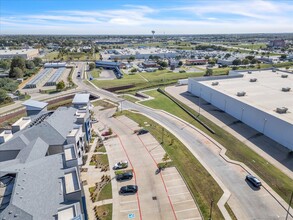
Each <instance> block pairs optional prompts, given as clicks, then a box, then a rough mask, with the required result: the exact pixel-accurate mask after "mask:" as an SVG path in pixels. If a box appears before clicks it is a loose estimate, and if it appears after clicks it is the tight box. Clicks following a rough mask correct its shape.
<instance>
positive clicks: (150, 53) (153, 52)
mask: <svg viewBox="0 0 293 220" xmlns="http://www.w3.org/2000/svg"><path fill="white" fill-rule="evenodd" d="M109 53H110V51H108V54H109ZM112 53H113V55H110V57H109V58H110V59H111V60H114V59H129V58H130V57H134V58H135V59H149V58H150V57H160V58H162V59H169V58H175V57H177V56H179V53H178V52H176V51H174V50H168V49H161V48H155V47H153V48H137V49H133V48H125V49H116V50H115V51H113V50H112Z"/></svg>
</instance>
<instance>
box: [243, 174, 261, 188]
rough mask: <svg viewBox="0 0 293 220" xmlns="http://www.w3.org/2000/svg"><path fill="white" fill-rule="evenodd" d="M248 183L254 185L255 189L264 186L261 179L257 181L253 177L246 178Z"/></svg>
mask: <svg viewBox="0 0 293 220" xmlns="http://www.w3.org/2000/svg"><path fill="white" fill-rule="evenodd" d="M245 179H246V180H247V181H249V182H251V183H252V185H254V186H255V187H260V186H261V185H262V184H261V182H260V181H259V179H257V178H256V177H255V176H252V175H250V174H249V175H247V176H246V178H245Z"/></svg>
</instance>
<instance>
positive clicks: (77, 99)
mask: <svg viewBox="0 0 293 220" xmlns="http://www.w3.org/2000/svg"><path fill="white" fill-rule="evenodd" d="M89 101H90V94H89V93H84V94H76V95H75V96H74V98H73V101H72V103H73V104H87V103H88V102H89Z"/></svg>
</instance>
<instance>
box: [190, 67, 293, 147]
mask: <svg viewBox="0 0 293 220" xmlns="http://www.w3.org/2000/svg"><path fill="white" fill-rule="evenodd" d="M292 76H293V75H292V74H288V73H286V72H282V71H278V70H277V71H276V70H261V71H248V72H247V71H232V72H231V73H230V75H229V76H214V77H201V78H190V79H189V80H188V91H189V92H190V93H192V94H193V95H196V96H198V97H200V98H202V99H204V100H206V101H207V102H208V103H210V104H212V105H214V106H216V107H217V108H219V109H221V110H223V111H224V112H226V113H228V114H230V115H231V116H233V117H235V118H236V119H237V120H239V121H241V122H243V123H245V124H247V125H249V126H250V127H252V128H254V129H255V130H257V131H258V132H260V133H262V134H264V135H266V136H268V137H269V138H271V139H273V140H275V141H276V142H278V143H280V144H282V145H283V146H285V147H287V148H288V149H290V150H293V136H292V131H293V115H292V113H291V112H292V109H293V102H292V100H293V93H292V92H290V91H291V90H292V88H291V86H292V85H293V77H292ZM260 100H261V101H260Z"/></svg>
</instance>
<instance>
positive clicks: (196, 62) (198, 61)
mask: <svg viewBox="0 0 293 220" xmlns="http://www.w3.org/2000/svg"><path fill="white" fill-rule="evenodd" d="M207 63H208V60H206V59H191V60H186V61H185V65H205V64H207Z"/></svg>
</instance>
